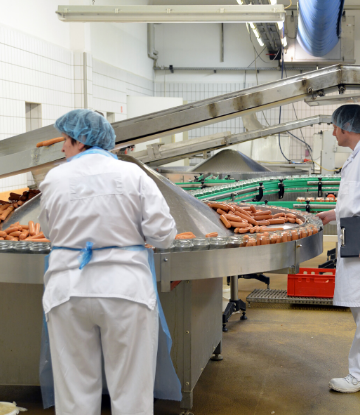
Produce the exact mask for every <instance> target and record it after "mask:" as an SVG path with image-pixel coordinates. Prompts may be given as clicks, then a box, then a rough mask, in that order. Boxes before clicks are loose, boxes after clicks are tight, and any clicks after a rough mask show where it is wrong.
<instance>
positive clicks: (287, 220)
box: [286, 218, 295, 223]
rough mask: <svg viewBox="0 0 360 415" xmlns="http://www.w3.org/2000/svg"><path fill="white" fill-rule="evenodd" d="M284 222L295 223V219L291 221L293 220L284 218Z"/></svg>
mask: <svg viewBox="0 0 360 415" xmlns="http://www.w3.org/2000/svg"><path fill="white" fill-rule="evenodd" d="M286 222H290V223H295V219H293V218H286Z"/></svg>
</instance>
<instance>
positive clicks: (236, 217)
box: [224, 213, 247, 223]
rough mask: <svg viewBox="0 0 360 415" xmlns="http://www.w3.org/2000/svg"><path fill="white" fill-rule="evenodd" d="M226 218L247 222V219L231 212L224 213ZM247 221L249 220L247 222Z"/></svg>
mask: <svg viewBox="0 0 360 415" xmlns="http://www.w3.org/2000/svg"><path fill="white" fill-rule="evenodd" d="M224 216H225V218H226V219H228V220H232V221H233V222H245V219H241V218H240V216H237V215H231V214H230V213H228V214H225V215H224ZM245 223H247V221H246V222H245Z"/></svg>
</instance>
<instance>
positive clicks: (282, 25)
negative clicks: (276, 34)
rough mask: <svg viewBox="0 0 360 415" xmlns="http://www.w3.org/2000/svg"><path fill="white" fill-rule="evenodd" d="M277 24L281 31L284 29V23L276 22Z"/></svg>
mask: <svg viewBox="0 0 360 415" xmlns="http://www.w3.org/2000/svg"><path fill="white" fill-rule="evenodd" d="M276 23H277V26H278V28H279V30H282V28H283V27H284V23H283V22H276Z"/></svg>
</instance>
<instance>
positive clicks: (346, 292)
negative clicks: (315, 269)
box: [333, 142, 360, 307]
mask: <svg viewBox="0 0 360 415" xmlns="http://www.w3.org/2000/svg"><path fill="white" fill-rule="evenodd" d="M359 152H360V142H359V143H358V144H357V145H356V147H355V149H354V151H353V152H352V153H351V155H350V157H349V158H348V159H347V161H346V162H345V164H344V166H343V168H342V171H341V183H340V188H339V193H338V200H337V203H336V210H335V213H336V223H337V234H338V242H339V243H338V246H339V248H338V259H337V265H336V276H335V293H334V300H333V304H334V305H337V306H343V307H360V258H340V245H341V241H340V218H347V217H352V216H360V154H359Z"/></svg>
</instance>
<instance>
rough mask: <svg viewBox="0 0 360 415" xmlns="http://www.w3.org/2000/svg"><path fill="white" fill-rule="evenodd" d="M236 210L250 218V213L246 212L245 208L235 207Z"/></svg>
mask: <svg viewBox="0 0 360 415" xmlns="http://www.w3.org/2000/svg"><path fill="white" fill-rule="evenodd" d="M237 212H239V213H241V214H242V215H244V216H248V217H249V218H251V216H250V214H249V213H248V212H246V210H244V209H240V208H239V209H237Z"/></svg>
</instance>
